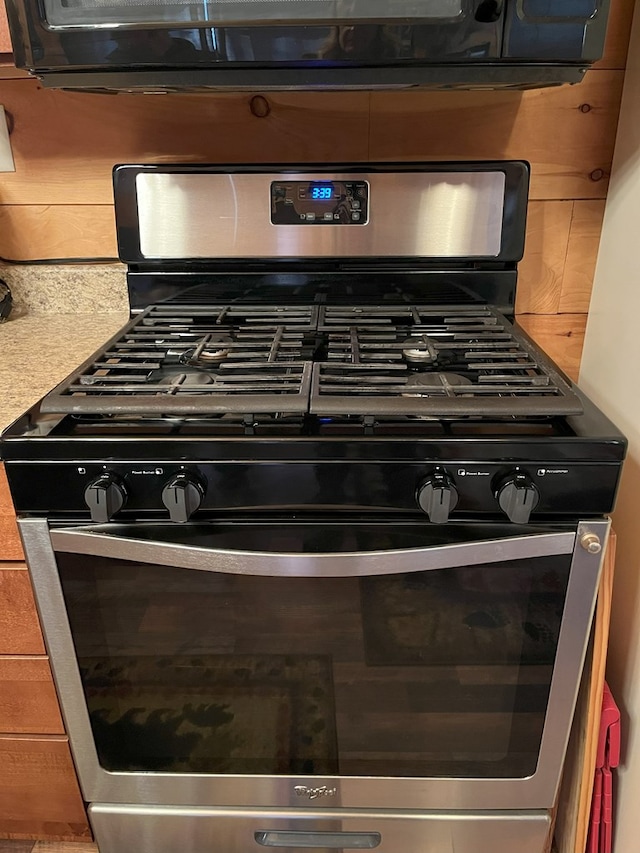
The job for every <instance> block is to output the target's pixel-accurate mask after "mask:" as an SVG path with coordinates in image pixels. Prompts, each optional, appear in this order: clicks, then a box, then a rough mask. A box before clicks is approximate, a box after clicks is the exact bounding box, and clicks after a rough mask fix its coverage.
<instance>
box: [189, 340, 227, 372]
mask: <svg viewBox="0 0 640 853" xmlns="http://www.w3.org/2000/svg"><path fill="white" fill-rule="evenodd" d="M232 345H233V339H232V338H230V337H229V336H228V335H207V336H206V337H205V338H203V339H202V340H201V341H200V343H199V344H197V345H196V346H195V347H193V348H191V349H187V350H184V352H182V353H181V354H180V356H179V361H180V363H181V364H188V365H191V366H193V367H209V366H211V365H217V364H220V363H221V362H222V361H224V360H225V358H227V357H228V355H229V352H230V347H231V346H232Z"/></svg>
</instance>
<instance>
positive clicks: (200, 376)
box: [159, 373, 213, 388]
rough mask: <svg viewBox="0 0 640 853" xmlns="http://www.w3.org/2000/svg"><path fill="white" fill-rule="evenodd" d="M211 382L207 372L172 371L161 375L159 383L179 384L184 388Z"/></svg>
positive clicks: (211, 379)
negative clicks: (166, 374)
mask: <svg viewBox="0 0 640 853" xmlns="http://www.w3.org/2000/svg"><path fill="white" fill-rule="evenodd" d="M212 383H213V378H212V377H211V376H209V374H208V373H172V374H169V375H168V376H163V377H162V379H161V380H160V383H159V384H160V385H180V386H182V387H183V388H184V387H191V386H194V387H197V386H201V385H211V384H212Z"/></svg>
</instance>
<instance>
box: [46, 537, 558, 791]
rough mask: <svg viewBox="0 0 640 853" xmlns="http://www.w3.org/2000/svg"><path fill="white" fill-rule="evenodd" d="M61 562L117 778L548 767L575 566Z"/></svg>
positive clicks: (77, 558) (95, 710)
mask: <svg viewBox="0 0 640 853" xmlns="http://www.w3.org/2000/svg"><path fill="white" fill-rule="evenodd" d="M341 529H342V530H343V537H344V539H345V543H346V544H345V548H344V550H351V549H352V544H350V543H349V542H348V541H347V540H348V539H349V536H350V531H349V530H348V529H347V528H346V527H345V528H341ZM336 530H337V528H336ZM336 530H334V531H333V533H334V538H336V539H337V538H339V537H338V534H337V532H336ZM274 535H275V541H274V542H273V547H274V549H276V548H278V547H283V548H286V549H287V550H289V548H290V547H291V546H292V545H296V544H298V545H299V544H300V543H296V542H295V541H294V540H295V537H296V533H295V528H293V526H291V527H290V528H289V529H287V530H282V531H281V533H279V534H274ZM240 538H242V536H241V535H240ZM333 544H335V543H333ZM245 545H246V543H245ZM396 547H397V543H396ZM57 558H58V565H59V568H60V575H61V579H62V585H63V590H64V596H65V600H66V604H67V608H68V613H69V619H70V623H71V628H72V634H73V639H74V643H75V648H76V652H77V656H78V662H79V666H80V672H81V676H82V680H83V687H84V692H85V696H86V701H87V705H88V710H89V715H90V721H91V726H92V729H93V734H94V738H95V742H96V746H97V751H98V755H99V759H100V763H101V765H102V766H103V767H104V768H105V769H106V770H110V771H160V772H176V773H180V772H184V773H216V774H269V775H271V774H286V775H314V774H315V775H321V776H327V775H364V776H396V777H401V776H409V777H411V776H418V777H432V776H441V777H465V778H470V777H476V778H521V777H526V776H529V775H531V774H533V773H534V771H535V769H536V763H537V759H538V752H539V747H540V741H541V736H542V729H543V725H544V720H545V714H546V709H547V702H548V697H549V691H550V683H551V676H552V672H553V666H554V659H555V654H556V646H557V641H558V635H559V631H560V625H561V621H562V613H563V608H564V601H565V594H566V589H567V583H568V576H569V566H570V560H571V557H570V555H563V556H552V557H540V558H536V559H530V558H529V559H521V560H512V561H510V562H499V563H492V564H485V565H482V566H472V567H471V566H468V567H465V566H462V567H459V568H455V569H443V570H431V571H420V570H418V571H415V572H411V573H407V574H402V575H393V574H390V575H381V576H372V577H360V578H358V577H337V578H314V577H257V576H247V575H225V574H222V573H212V572H208V571H194V570H189V569H182V568H169V567H165V566H155V565H147V564H141V563H132V562H124V561H119V560H115V559H111V558H104V557H87V556H81V555H74V554H66V553H59V554H58V555H57Z"/></svg>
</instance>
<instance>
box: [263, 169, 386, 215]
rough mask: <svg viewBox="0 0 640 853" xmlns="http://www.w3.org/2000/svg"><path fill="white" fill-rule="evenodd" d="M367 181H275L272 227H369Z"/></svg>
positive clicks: (272, 194) (272, 186) (272, 193)
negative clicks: (367, 225)
mask: <svg viewBox="0 0 640 853" xmlns="http://www.w3.org/2000/svg"><path fill="white" fill-rule="evenodd" d="M368 221H369V184H368V183H367V181H358V180H354V181H330V180H327V181H274V182H273V183H272V184H271V223H272V224H273V225H366V224H367V222H368Z"/></svg>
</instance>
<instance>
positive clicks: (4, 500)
mask: <svg viewBox="0 0 640 853" xmlns="http://www.w3.org/2000/svg"><path fill="white" fill-rule="evenodd" d="M0 209H1V208H0ZM0 254H1V253H0ZM0 560H24V552H23V550H22V543H21V541H20V534H19V533H18V526H17V524H16V516H15V511H14V509H13V503H12V502H11V494H10V492H9V484H8V483H7V475H6V473H5V470H4V466H3V465H2V463H0Z"/></svg>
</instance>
